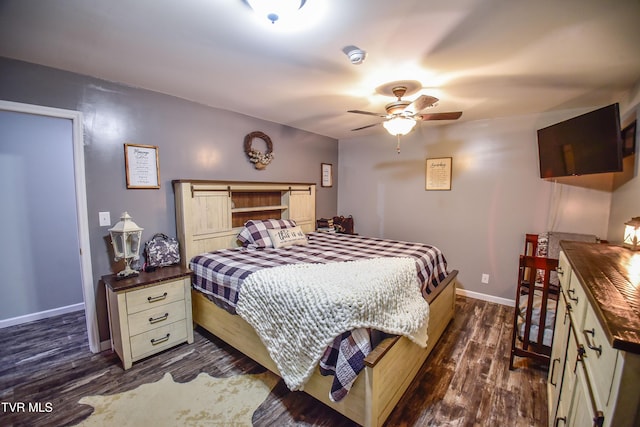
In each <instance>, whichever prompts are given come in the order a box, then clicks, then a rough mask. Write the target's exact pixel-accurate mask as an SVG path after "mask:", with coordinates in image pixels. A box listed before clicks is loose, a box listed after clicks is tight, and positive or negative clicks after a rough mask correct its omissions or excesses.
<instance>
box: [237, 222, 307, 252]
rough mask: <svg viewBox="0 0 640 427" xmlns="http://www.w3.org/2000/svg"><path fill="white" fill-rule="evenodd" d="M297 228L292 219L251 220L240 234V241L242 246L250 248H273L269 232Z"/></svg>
mask: <svg viewBox="0 0 640 427" xmlns="http://www.w3.org/2000/svg"><path fill="white" fill-rule="evenodd" d="M295 226H296V222H295V221H294V220H292V219H263V220H250V221H247V222H245V224H244V227H243V228H242V230H241V231H240V233H239V234H238V240H239V241H240V242H241V243H242V246H245V247H248V248H272V247H273V244H272V243H271V238H270V237H269V233H267V230H270V229H274V230H280V229H284V228H291V227H295Z"/></svg>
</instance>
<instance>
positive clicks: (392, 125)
mask: <svg viewBox="0 0 640 427" xmlns="http://www.w3.org/2000/svg"><path fill="white" fill-rule="evenodd" d="M415 125H416V121H415V120H414V119H409V118H407V117H394V118H392V119H390V120H387V121H386V122H383V123H382V126H384V128H385V129H386V130H387V132H389V133H390V134H391V135H406V134H408V133H409V132H411V129H413V127H414V126H415Z"/></svg>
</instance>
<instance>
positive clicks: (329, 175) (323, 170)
mask: <svg viewBox="0 0 640 427" xmlns="http://www.w3.org/2000/svg"><path fill="white" fill-rule="evenodd" d="M320 177H321V181H320V185H321V186H322V187H333V165H332V164H331V163H322V164H321V165H320Z"/></svg>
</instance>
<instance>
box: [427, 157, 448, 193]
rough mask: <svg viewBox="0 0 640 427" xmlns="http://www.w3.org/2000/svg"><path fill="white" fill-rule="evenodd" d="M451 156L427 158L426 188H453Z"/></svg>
mask: <svg viewBox="0 0 640 427" xmlns="http://www.w3.org/2000/svg"><path fill="white" fill-rule="evenodd" d="M452 160H453V158H451V157H438V158H433V159H427V167H426V173H425V190H451V163H452Z"/></svg>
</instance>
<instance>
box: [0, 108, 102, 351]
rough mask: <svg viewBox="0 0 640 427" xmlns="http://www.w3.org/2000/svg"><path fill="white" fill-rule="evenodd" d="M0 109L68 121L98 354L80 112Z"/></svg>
mask: <svg viewBox="0 0 640 427" xmlns="http://www.w3.org/2000/svg"><path fill="white" fill-rule="evenodd" d="M0 110H2V111H12V112H17V113H26V114H34V115H39V116H46V117H55V118H61V119H70V120H71V122H72V139H73V170H74V181H75V193H76V213H77V217H78V245H79V246H78V250H79V253H80V274H81V276H82V277H81V280H82V296H83V298H84V312H85V319H86V322H87V333H88V338H89V349H90V350H91V352H92V353H98V352H99V351H100V336H99V330H98V316H97V313H96V298H95V288H94V286H93V270H92V268H91V246H90V245H89V216H88V214H87V186H86V179H85V169H84V136H83V135H84V133H83V131H82V113H81V112H80V111H74V110H64V109H60V108H52V107H43V106H40V105H32V104H23V103H19V102H11V101H3V100H0Z"/></svg>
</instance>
